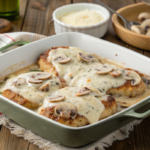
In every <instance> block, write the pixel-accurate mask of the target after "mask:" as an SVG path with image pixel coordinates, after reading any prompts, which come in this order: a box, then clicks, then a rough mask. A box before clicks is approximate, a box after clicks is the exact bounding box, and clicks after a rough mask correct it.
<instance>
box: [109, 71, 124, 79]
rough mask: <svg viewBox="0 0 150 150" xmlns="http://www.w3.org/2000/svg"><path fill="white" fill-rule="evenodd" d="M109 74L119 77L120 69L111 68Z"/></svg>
mask: <svg viewBox="0 0 150 150" xmlns="http://www.w3.org/2000/svg"><path fill="white" fill-rule="evenodd" d="M109 74H110V75H111V76H113V77H120V76H121V71H120V70H113V71H111V72H109Z"/></svg>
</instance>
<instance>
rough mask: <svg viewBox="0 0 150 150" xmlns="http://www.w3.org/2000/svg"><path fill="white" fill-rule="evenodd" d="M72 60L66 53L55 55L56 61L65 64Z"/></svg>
mask: <svg viewBox="0 0 150 150" xmlns="http://www.w3.org/2000/svg"><path fill="white" fill-rule="evenodd" d="M70 60H71V59H70V58H69V57H67V56H66V55H65V54H61V55H58V56H56V57H54V61H56V62H58V63H60V64H65V63H67V62H69V61H70Z"/></svg>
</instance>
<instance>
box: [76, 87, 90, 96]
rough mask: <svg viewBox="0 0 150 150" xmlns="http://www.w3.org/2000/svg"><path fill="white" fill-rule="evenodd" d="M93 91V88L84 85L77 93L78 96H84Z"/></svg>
mask: <svg viewBox="0 0 150 150" xmlns="http://www.w3.org/2000/svg"><path fill="white" fill-rule="evenodd" d="M90 92H91V90H89V89H88V88H87V87H82V88H81V89H80V90H79V91H78V92H77V93H76V96H83V95H87V94H89V93H90Z"/></svg>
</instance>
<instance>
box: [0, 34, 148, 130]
mask: <svg viewBox="0 0 150 150" xmlns="http://www.w3.org/2000/svg"><path fill="white" fill-rule="evenodd" d="M24 33H28V32H24ZM60 35H78V36H86V37H89V38H92V39H93V40H95V41H97V42H99V43H105V44H107V45H110V46H111V48H112V49H116V48H120V50H122V51H126V52H128V53H130V54H134V55H135V56H138V57H140V58H143V59H147V60H149V58H148V57H147V56H144V55H142V54H139V53H137V52H135V51H131V50H130V49H128V48H125V47H122V46H120V45H117V44H114V43H111V42H109V41H105V40H103V39H98V38H96V37H93V36H90V35H86V34H83V33H75V32H68V33H61V34H58V35H53V36H50V37H47V38H48V39H49V40H50V39H51V38H53V37H54V36H55V37H56V36H60ZM47 38H44V39H41V40H38V41H35V42H32V43H30V44H27V45H24V46H23V47H28V46H29V45H33V44H35V43H38V42H40V41H44V40H46V39H47ZM20 49H21V47H18V48H15V49H14V50H13V51H18V50H20ZM13 51H8V52H7V53H4V54H2V55H0V57H3V56H4V55H7V54H11V53H12V52H13ZM149 98H150V96H148V97H146V98H144V99H143V100H141V101H139V102H137V103H136V104H134V105H132V106H130V107H128V108H126V109H124V110H122V111H121V112H117V113H116V114H113V115H111V116H109V117H107V118H105V119H103V120H100V121H98V122H95V123H93V124H89V125H87V126H82V127H69V126H66V125H63V124H60V123H58V122H56V121H54V120H52V119H49V118H47V117H45V116H42V115H40V114H38V113H35V112H34V111H32V110H30V109H27V108H25V107H23V106H21V105H19V104H17V103H15V102H13V101H10V100H9V99H8V98H6V97H4V96H3V95H0V99H5V101H7V102H9V103H11V104H12V105H14V106H16V107H19V108H21V109H23V110H25V111H27V112H30V113H31V114H32V115H35V116H38V117H39V118H41V119H44V120H46V121H48V122H52V123H54V124H55V125H58V126H61V127H62V128H64V129H70V130H82V129H86V128H89V127H92V126H97V125H98V124H100V123H101V124H102V123H104V122H106V121H107V120H110V119H114V117H117V116H119V114H122V115H123V114H125V113H126V112H129V111H130V110H132V109H133V108H134V107H135V106H136V105H140V104H141V103H143V102H145V101H147V100H148V99H149ZM122 117H123V116H122Z"/></svg>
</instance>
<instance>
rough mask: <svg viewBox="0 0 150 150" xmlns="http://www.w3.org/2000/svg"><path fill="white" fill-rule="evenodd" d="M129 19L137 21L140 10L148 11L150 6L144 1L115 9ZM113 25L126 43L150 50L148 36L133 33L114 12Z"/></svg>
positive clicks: (149, 37)
mask: <svg viewBox="0 0 150 150" xmlns="http://www.w3.org/2000/svg"><path fill="white" fill-rule="evenodd" d="M117 12H118V13H119V14H121V15H122V16H123V17H124V18H126V19H127V20H130V21H136V22H139V21H138V15H139V14H140V13H141V12H150V6H148V5H146V4H145V3H144V2H142V3H137V4H133V5H129V6H126V7H123V8H121V9H119V10H118V11H117ZM112 22H113V27H114V30H115V32H116V34H117V35H118V36H119V37H120V38H121V39H122V40H123V41H124V42H126V43H128V44H130V45H132V46H135V47H138V48H141V49H145V50H150V36H147V35H142V34H137V33H134V32H132V31H130V30H128V29H126V28H125V27H124V25H123V24H124V23H123V21H122V20H121V19H120V18H119V17H118V16H117V15H116V14H114V15H113V16H112Z"/></svg>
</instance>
